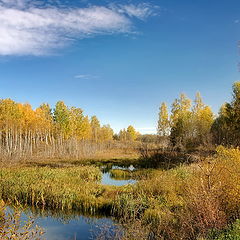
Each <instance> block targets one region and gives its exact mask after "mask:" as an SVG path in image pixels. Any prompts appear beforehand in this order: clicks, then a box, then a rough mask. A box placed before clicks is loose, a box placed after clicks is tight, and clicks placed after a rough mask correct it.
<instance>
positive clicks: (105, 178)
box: [101, 165, 136, 186]
mask: <svg viewBox="0 0 240 240" xmlns="http://www.w3.org/2000/svg"><path fill="white" fill-rule="evenodd" d="M111 169H119V170H130V171H133V170H135V168H134V166H133V165H130V166H129V167H120V166H116V165H113V166H112V167H111ZM101 183H102V184H104V185H114V186H123V185H126V184H134V183H136V180H133V179H127V180H118V179H113V178H111V175H110V173H109V172H108V171H107V172H104V173H103V174H102V181H101Z"/></svg>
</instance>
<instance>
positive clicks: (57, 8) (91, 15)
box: [0, 0, 240, 133]
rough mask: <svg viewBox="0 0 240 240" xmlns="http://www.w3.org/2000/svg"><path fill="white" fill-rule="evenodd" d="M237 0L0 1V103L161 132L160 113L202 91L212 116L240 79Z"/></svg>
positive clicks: (115, 127) (239, 30) (239, 7)
mask: <svg viewBox="0 0 240 240" xmlns="http://www.w3.org/2000/svg"><path fill="white" fill-rule="evenodd" d="M239 9H240V2H239V1H237V0H230V1H229V0H228V1H227V0H221V1H217V0H212V1H209V0H201V1H192V0H182V1H179V0H155V1H100V0H99V1H87V0H84V1H80V0H78V1H73V0H72V1H67V0H58V1H56V0H55V1H53V0H52V1H41V0H40V1H39V0H38V1H28V0H3V1H0V96H1V98H12V99H14V100H16V101H19V102H29V103H30V104H32V106H33V107H34V108H35V107H37V106H38V105H39V104H41V103H42V102H48V103H50V104H51V106H52V107H54V104H55V103H56V101H58V100H63V101H64V102H65V103H66V104H67V105H70V106H71V105H72V106H77V107H81V108H82V109H83V110H84V112H85V114H88V115H90V116H91V115H97V116H98V118H99V119H100V120H101V122H102V123H103V124H107V123H110V125H111V126H112V127H113V129H114V130H115V131H116V132H118V131H119V130H120V129H121V128H124V127H127V126H128V125H129V124H132V125H134V126H135V127H136V128H137V129H138V130H139V131H140V132H142V133H151V132H154V131H155V129H156V122H157V114H158V108H159V105H160V103H161V102H162V101H166V102H167V103H168V105H170V104H171V103H172V101H173V100H174V98H176V97H177V96H178V94H179V93H181V92H184V93H186V94H187V95H188V96H189V97H190V98H193V97H194V95H195V93H196V91H200V92H201V94H202V96H203V98H204V101H205V103H207V104H209V105H210V106H211V107H212V108H213V110H214V112H215V113H217V112H218V109H219V107H220V105H221V104H222V103H223V102H225V101H229V100H230V98H231V85H232V83H233V82H234V81H237V80H239V72H238V67H237V64H238V62H239V60H240V56H239V49H238V48H237V44H238V41H239V40H240V11H239Z"/></svg>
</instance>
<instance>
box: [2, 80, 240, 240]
mask: <svg viewBox="0 0 240 240" xmlns="http://www.w3.org/2000/svg"><path fill="white" fill-rule="evenodd" d="M233 96H234V97H233V100H232V102H231V103H229V104H225V105H224V106H223V107H222V108H221V111H220V114H219V116H218V117H217V118H214V116H213V114H212V112H211V109H210V108H209V107H208V106H206V105H205V104H204V103H203V102H202V99H201V97H200V95H199V94H197V96H196V99H195V104H194V106H193V107H192V108H191V104H190V100H189V99H187V98H186V96H185V95H181V96H180V98H179V99H176V100H175V101H174V103H173V106H172V111H171V115H170V116H168V112H167V108H166V105H165V104H162V105H161V107H160V112H159V122H158V136H151V137H150V138H149V136H144V137H143V136H140V135H139V133H137V132H136V131H135V129H134V128H133V127H132V126H129V127H128V128H127V130H124V129H123V130H122V131H121V132H120V133H119V134H118V135H115V136H114V135H113V132H112V131H111V129H110V127H109V126H101V125H100V123H99V121H98V120H97V118H96V117H93V118H91V120H90V121H89V120H88V117H87V116H84V115H83V113H82V111H81V110H80V109H76V108H68V107H67V106H65V105H64V103H63V102H59V103H57V105H56V107H55V109H54V111H53V112H52V111H51V109H50V107H49V106H48V105H42V106H41V107H40V108H38V109H36V110H33V109H31V107H30V105H22V104H18V103H15V102H13V101H12V100H9V99H5V100H1V101H0V116H1V132H0V147H1V154H2V155H1V156H2V158H1V164H2V165H1V168H0V199H1V201H2V205H1V209H0V212H1V215H0V217H1V221H0V222H1V227H0V234H1V235H0V236H1V239H24V238H23V236H24V237H25V239H41V238H44V235H42V236H41V234H42V231H44V229H43V230H39V229H38V228H36V227H35V225H34V224H32V222H31V223H27V225H26V226H23V225H22V224H21V223H20V224H19V221H18V220H17V219H19V214H20V213H19V212H18V211H17V210H16V214H13V215H9V214H7V209H8V207H9V206H11V207H16V206H18V207H20V209H22V210H21V211H22V212H24V209H25V208H32V212H34V211H35V212H36V210H34V209H37V211H40V212H41V211H42V212H44V213H45V216H46V217H47V216H51V218H54V215H51V214H49V213H50V212H51V211H54V212H57V213H56V214H55V217H56V215H58V217H57V218H59V217H60V218H61V216H62V217H63V216H65V213H68V214H66V216H69V222H71V219H72V216H73V215H74V216H82V218H84V217H85V218H87V219H89V215H90V216H92V217H94V216H95V217H96V216H98V217H102V219H103V222H104V221H105V220H106V219H108V220H107V221H108V223H110V226H108V227H103V228H102V229H101V231H100V232H99V235H98V236H95V237H94V238H95V239H119V240H120V239H122V240H124V239H146V240H147V239H150V240H157V239H160V240H163V239H164V240H165V239H166V240H171V239H176V240H188V239H189V240H190V239H198V240H200V239H209V240H214V239H216V240H217V239H218V240H222V239H227V240H233V239H234V240H237V239H239V236H240V232H239V231H240V230H239V220H238V219H239V218H240V181H239V179H240V150H239V149H238V127H239V125H238V124H239V122H238V119H239V117H240V115H239V106H240V83H235V84H234V86H233ZM216 129H217V130H216ZM219 129H221V131H220V130H219ZM233 133H234V134H233ZM221 138H222V142H219V141H220V139H221ZM220 144H221V145H220ZM64 154H65V157H64ZM44 156H45V158H44ZM104 174H107V175H104ZM105 177H107V178H109V179H112V182H111V181H108V180H109V179H108V180H107V181H103V178H105ZM114 181H116V182H114ZM117 181H119V183H120V184H117ZM121 181H125V182H121ZM27 215H28V214H25V216H27ZM35 216H37V217H36V222H38V220H39V219H40V218H41V216H40V217H39V216H38V215H35ZM100 219H101V218H100ZM104 219H105V220H104ZM30 221H31V220H30ZM39 222H41V221H40V220H39ZM74 224H76V222H74ZM79 224H80V223H79ZM43 225H44V224H43ZM44 226H45V227H47V225H46V224H45V225H44ZM84 226H85V225H84ZM75 227H77V226H76V225H75ZM86 228H87V225H86ZM46 231H48V228H46ZM73 231H75V230H73ZM14 234H15V235H14ZM28 234H30V235H28ZM78 234H81V233H80V232H78ZM29 236H30V237H29ZM46 236H49V235H45V237H46ZM84 236H85V237H86V238H87V237H89V235H84ZM68 237H69V235H68ZM75 237H76V239H78V237H81V236H75ZM52 239H53V238H52ZM79 239H81V238H79Z"/></svg>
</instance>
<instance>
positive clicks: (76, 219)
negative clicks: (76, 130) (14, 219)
mask: <svg viewBox="0 0 240 240" xmlns="http://www.w3.org/2000/svg"><path fill="white" fill-rule="evenodd" d="M111 169H121V170H128V171H133V170H134V169H135V168H134V167H133V166H132V165H131V166H128V167H119V166H115V165H111V166H110V167H109V166H107V167H106V166H103V167H102V168H101V170H102V173H103V174H102V181H101V184H105V185H115V186H122V185H126V184H134V183H135V182H136V181H135V180H133V179H121V180H117V179H113V178H111V175H110V173H109V171H110V170H111ZM9 211H12V210H11V208H10V207H9ZM29 217H33V219H34V223H35V225H38V226H39V227H41V228H43V231H44V232H45V233H44V235H43V236H42V239H46V240H89V239H97V237H98V236H100V235H101V234H103V233H104V231H107V233H108V234H110V235H111V234H112V233H113V232H114V230H115V229H116V227H115V226H114V222H113V220H112V219H111V218H110V217H94V216H83V215H81V214H80V213H79V214H72V215H71V214H64V213H62V212H61V211H57V212H56V213H52V212H47V211H46V210H45V211H40V210H38V209H27V210H25V211H24V212H22V215H21V220H22V222H24V221H27V219H28V218H29Z"/></svg>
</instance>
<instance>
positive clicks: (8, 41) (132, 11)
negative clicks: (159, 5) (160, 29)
mask: <svg viewBox="0 0 240 240" xmlns="http://www.w3.org/2000/svg"><path fill="white" fill-rule="evenodd" d="M34 3H35V4H34ZM40 3H41V1H27V0H2V1H0V55H43V54H49V53H51V51H52V50H54V49H56V48H59V47H63V46H65V45H67V44H69V43H71V42H72V41H73V40H75V39H81V38H86V37H91V36H94V35H98V34H113V33H126V32H131V29H132V17H136V18H139V19H143V18H146V17H148V16H150V15H151V13H150V12H151V10H150V6H148V5H137V6H135V5H125V6H119V7H118V8H116V7H114V8H113V7H104V6H91V7H86V8H66V7H65V8H63V7H57V6H53V5H46V6H45V7H38V5H39V4H40ZM37 4H38V5H37Z"/></svg>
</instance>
